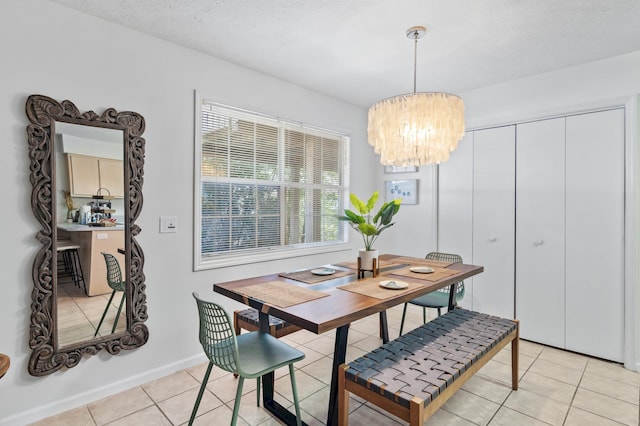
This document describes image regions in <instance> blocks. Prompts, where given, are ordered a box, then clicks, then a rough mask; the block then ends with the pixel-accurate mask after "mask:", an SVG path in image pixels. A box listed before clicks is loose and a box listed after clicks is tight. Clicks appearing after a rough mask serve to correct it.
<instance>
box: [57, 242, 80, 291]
mask: <svg viewBox="0 0 640 426" xmlns="http://www.w3.org/2000/svg"><path fill="white" fill-rule="evenodd" d="M78 250H80V246H79V245H78V244H75V243H74V242H72V241H71V240H57V241H56V251H57V255H58V259H57V263H58V284H64V283H65V282H73V283H74V284H75V285H76V287H80V288H83V289H84V293H85V295H86V294H87V285H86V283H85V281H84V274H83V272H82V264H81V263H80V255H79V254H78ZM65 278H68V280H67V281H65V280H64V279H65Z"/></svg>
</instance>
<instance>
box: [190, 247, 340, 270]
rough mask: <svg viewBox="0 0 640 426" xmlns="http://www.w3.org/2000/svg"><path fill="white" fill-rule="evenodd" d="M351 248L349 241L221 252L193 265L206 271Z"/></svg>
mask: <svg viewBox="0 0 640 426" xmlns="http://www.w3.org/2000/svg"><path fill="white" fill-rule="evenodd" d="M346 250H351V246H349V245H348V244H347V243H339V244H328V245H318V246H314V247H305V248H299V247H292V248H286V249H284V248H274V249H265V250H264V251H261V252H260V253H256V252H254V253H242V252H239V253H234V254H228V253H225V254H220V255H218V256H216V255H213V256H209V257H204V258H202V259H199V261H198V259H196V262H195V264H194V266H193V269H194V271H205V270H208V269H218V268H226V267H230V266H238V265H247V264H252V263H260V262H268V261H272V260H280V259H290V258H292V257H302V256H312V255H316V254H322V253H330V252H336V251H346Z"/></svg>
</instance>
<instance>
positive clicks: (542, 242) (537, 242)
mask: <svg viewBox="0 0 640 426" xmlns="http://www.w3.org/2000/svg"><path fill="white" fill-rule="evenodd" d="M543 244H544V241H543V240H538V241H534V242H533V245H534V246H535V247H538V246H541V245H543Z"/></svg>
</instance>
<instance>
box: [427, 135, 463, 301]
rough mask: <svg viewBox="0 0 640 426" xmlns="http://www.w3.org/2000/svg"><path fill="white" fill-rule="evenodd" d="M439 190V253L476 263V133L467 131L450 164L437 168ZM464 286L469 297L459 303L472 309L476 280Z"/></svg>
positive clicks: (443, 164)
mask: <svg viewBox="0 0 640 426" xmlns="http://www.w3.org/2000/svg"><path fill="white" fill-rule="evenodd" d="M438 188H439V189H438V251H440V252H444V253H456V254H459V255H460V256H462V261H463V262H465V263H473V251H472V249H473V248H472V241H473V238H472V236H473V228H472V225H473V224H472V209H473V203H472V200H473V132H467V133H466V134H465V136H464V138H463V139H462V140H461V141H460V143H458V148H456V150H455V151H453V152H452V153H451V158H450V159H449V161H447V162H446V163H442V164H440V165H439V166H438ZM425 254H426V253H425ZM464 285H465V293H466V295H465V297H464V298H463V299H462V301H461V302H460V303H459V304H460V305H461V306H464V307H465V308H468V309H473V306H472V294H473V278H468V279H466V280H465V281H464Z"/></svg>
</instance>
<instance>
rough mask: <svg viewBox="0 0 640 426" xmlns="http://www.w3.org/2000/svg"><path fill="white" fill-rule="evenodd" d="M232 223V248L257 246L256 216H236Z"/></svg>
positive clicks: (240, 248)
mask: <svg viewBox="0 0 640 426" xmlns="http://www.w3.org/2000/svg"><path fill="white" fill-rule="evenodd" d="M231 223H232V227H231V244H232V247H231V250H242V249H250V248H254V247H256V218H255V217H235V218H234V219H233V221H232V222H231Z"/></svg>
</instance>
